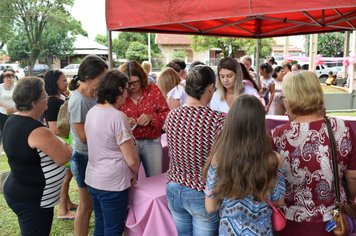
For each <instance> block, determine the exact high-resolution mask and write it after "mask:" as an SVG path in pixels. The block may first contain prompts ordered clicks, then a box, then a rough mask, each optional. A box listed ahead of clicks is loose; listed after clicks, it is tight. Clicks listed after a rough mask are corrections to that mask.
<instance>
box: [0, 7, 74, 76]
mask: <svg viewBox="0 0 356 236" xmlns="http://www.w3.org/2000/svg"><path fill="white" fill-rule="evenodd" d="M3 3H5V4H10V5H11V7H12V8H13V9H14V11H15V12H16V16H17V17H15V18H14V20H15V22H16V27H17V28H18V29H19V30H20V31H23V32H25V33H26V36H27V40H28V45H29V49H30V57H29V59H28V60H27V62H28V66H29V73H30V75H32V74H33V66H34V64H35V62H36V60H37V59H38V57H39V56H40V55H41V53H42V52H43V50H44V48H45V45H46V44H47V43H48V41H49V37H50V36H49V35H50V33H51V32H52V31H51V30H46V27H48V26H51V28H52V27H63V26H65V25H69V24H70V22H71V20H72V19H73V18H72V16H71V15H70V14H69V12H68V11H67V9H68V8H69V7H72V6H73V0H2V4H3ZM48 29H49V28H48Z"/></svg>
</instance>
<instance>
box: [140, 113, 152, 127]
mask: <svg viewBox="0 0 356 236" xmlns="http://www.w3.org/2000/svg"><path fill="white" fill-rule="evenodd" d="M151 120H152V118H151V115H147V114H142V115H141V116H140V117H139V118H138V119H137V124H138V125H142V126H146V125H148V124H149V123H150V122H151Z"/></svg>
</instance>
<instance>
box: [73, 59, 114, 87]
mask: <svg viewBox="0 0 356 236" xmlns="http://www.w3.org/2000/svg"><path fill="white" fill-rule="evenodd" d="M105 69H108V65H107V64H106V62H105V61H103V59H101V58H100V57H99V56H97V55H87V56H86V57H84V59H83V60H82V62H81V63H80V65H79V69H78V74H77V75H75V76H74V77H73V79H72V80H71V81H70V83H69V90H71V91H73V90H76V89H77V88H78V87H79V84H78V81H81V82H85V81H86V80H92V79H95V78H96V77H98V76H99V75H100V74H101V73H103V72H104V70H105Z"/></svg>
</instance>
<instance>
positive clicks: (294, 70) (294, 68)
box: [292, 63, 302, 72]
mask: <svg viewBox="0 0 356 236" xmlns="http://www.w3.org/2000/svg"><path fill="white" fill-rule="evenodd" d="M301 69H302V67H301V66H300V65H299V64H298V63H297V64H293V65H292V71H293V72H297V71H300V70H301Z"/></svg>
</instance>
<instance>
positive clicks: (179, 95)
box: [167, 80, 188, 106]
mask: <svg viewBox="0 0 356 236" xmlns="http://www.w3.org/2000/svg"><path fill="white" fill-rule="evenodd" d="M185 82H186V81H185V80H182V81H181V82H180V83H181V84H178V86H175V87H174V88H173V89H171V91H169V92H168V93H167V103H168V105H169V98H174V99H179V103H180V105H181V106H182V105H183V104H184V103H186V102H187V101H188V94H187V93H186V92H185ZM182 84H183V85H182Z"/></svg>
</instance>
